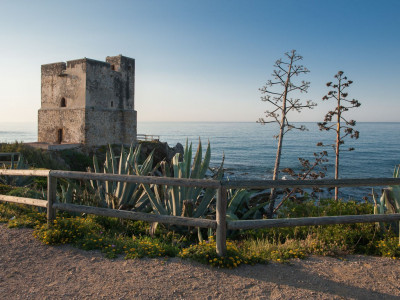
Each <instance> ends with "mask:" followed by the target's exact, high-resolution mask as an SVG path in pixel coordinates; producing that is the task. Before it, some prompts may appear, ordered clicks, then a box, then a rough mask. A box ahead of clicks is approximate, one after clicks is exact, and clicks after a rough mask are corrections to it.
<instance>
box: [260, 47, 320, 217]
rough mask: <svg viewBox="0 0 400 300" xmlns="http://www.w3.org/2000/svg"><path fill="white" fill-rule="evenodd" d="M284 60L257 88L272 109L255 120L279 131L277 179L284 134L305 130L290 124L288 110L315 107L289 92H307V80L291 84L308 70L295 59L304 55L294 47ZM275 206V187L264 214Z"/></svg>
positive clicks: (300, 58)
mask: <svg viewBox="0 0 400 300" xmlns="http://www.w3.org/2000/svg"><path fill="white" fill-rule="evenodd" d="M285 56H286V59H287V60H286V61H283V60H282V59H279V60H277V61H276V62H275V65H274V67H275V70H274V71H273V73H272V77H273V80H268V81H267V83H266V84H265V86H263V87H262V88H260V91H261V93H262V94H263V96H262V97H261V100H262V101H264V102H267V103H269V104H270V105H271V107H272V108H271V109H270V110H267V111H265V119H264V118H260V119H259V120H258V123H261V124H262V125H265V124H267V123H278V125H279V134H278V135H276V136H275V137H276V138H277V139H278V148H277V151H276V158H275V166H274V174H273V177H272V179H273V180H277V179H278V177H279V165H280V161H281V156H282V144H283V137H284V135H285V134H286V133H287V132H288V131H290V130H292V129H298V130H302V131H304V130H306V128H305V127H304V126H303V125H301V126H298V127H296V126H295V125H294V124H293V123H290V122H289V121H288V118H287V116H288V114H289V113H290V112H291V111H297V112H300V111H301V110H302V109H303V108H309V109H311V108H313V107H314V106H316V104H315V103H313V102H312V101H311V100H308V101H307V102H306V103H305V104H303V103H301V101H300V99H297V98H291V97H289V95H292V94H293V93H296V92H300V93H303V92H304V93H306V92H307V90H308V88H309V86H310V83H309V82H306V81H301V82H300V83H297V84H296V83H294V81H293V80H294V77H297V76H299V75H302V74H306V73H308V72H310V71H309V70H308V69H307V68H306V67H304V66H303V65H298V64H297V62H298V61H300V60H302V59H303V57H302V56H300V55H298V54H297V53H296V50H292V51H290V52H288V53H285ZM274 206H275V189H271V194H270V202H269V208H268V211H267V216H268V217H269V218H272V216H273V212H274Z"/></svg>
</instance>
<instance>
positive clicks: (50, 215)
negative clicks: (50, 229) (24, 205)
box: [47, 171, 57, 225]
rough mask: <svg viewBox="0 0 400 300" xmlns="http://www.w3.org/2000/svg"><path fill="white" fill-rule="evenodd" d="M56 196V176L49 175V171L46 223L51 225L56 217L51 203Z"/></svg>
mask: <svg viewBox="0 0 400 300" xmlns="http://www.w3.org/2000/svg"><path fill="white" fill-rule="evenodd" d="M56 197H57V178H55V177H52V176H51V171H50V172H49V175H47V224H48V225H52V224H53V221H54V220H55V219H56V209H55V208H53V203H54V202H55V201H56Z"/></svg>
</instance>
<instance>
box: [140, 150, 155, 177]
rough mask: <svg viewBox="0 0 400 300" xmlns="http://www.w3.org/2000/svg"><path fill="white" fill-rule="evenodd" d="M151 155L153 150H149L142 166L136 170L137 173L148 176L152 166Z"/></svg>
mask: <svg viewBox="0 0 400 300" xmlns="http://www.w3.org/2000/svg"><path fill="white" fill-rule="evenodd" d="M153 156H154V150H153V151H151V153H150V154H149V156H148V157H147V158H146V160H145V161H144V162H143V165H142V167H141V168H140V171H139V172H138V175H142V176H148V175H149V173H150V170H151V169H152V167H153Z"/></svg>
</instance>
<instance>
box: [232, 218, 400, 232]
mask: <svg viewBox="0 0 400 300" xmlns="http://www.w3.org/2000/svg"><path fill="white" fill-rule="evenodd" d="M392 221H400V214H387V215H350V216H328V217H308V218H285V219H266V220H242V221H228V222H227V228H228V230H239V229H260V228H272V227H296V226H315V225H333V224H353V223H374V222H392Z"/></svg>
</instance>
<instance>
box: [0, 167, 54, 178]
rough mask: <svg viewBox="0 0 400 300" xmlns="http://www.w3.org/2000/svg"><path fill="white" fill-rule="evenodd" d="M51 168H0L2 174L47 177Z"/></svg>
mask: <svg viewBox="0 0 400 300" xmlns="http://www.w3.org/2000/svg"><path fill="white" fill-rule="evenodd" d="M49 172H50V170H9V169H0V175H9V176H37V177H47V176H48V175H49Z"/></svg>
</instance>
